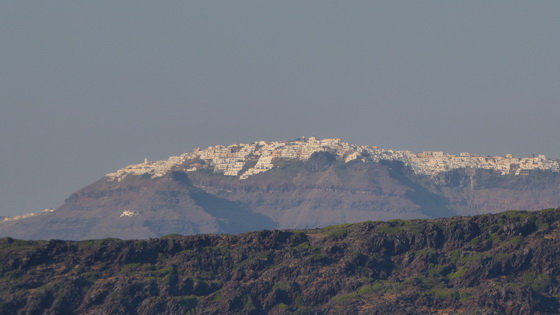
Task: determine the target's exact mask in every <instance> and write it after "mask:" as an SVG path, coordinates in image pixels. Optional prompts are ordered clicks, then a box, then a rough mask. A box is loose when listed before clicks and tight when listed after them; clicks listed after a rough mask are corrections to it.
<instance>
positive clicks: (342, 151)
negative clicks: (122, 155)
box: [107, 137, 560, 181]
mask: <svg viewBox="0 0 560 315" xmlns="http://www.w3.org/2000/svg"><path fill="white" fill-rule="evenodd" d="M321 151H326V152H330V153H332V154H334V155H336V156H337V158H340V159H342V160H344V161H345V162H350V161H354V160H360V161H362V162H379V161H381V160H389V161H402V162H403V163H404V164H405V165H407V166H409V167H410V168H411V169H412V170H413V171H414V172H415V173H417V174H421V175H429V176H434V175H437V174H438V173H440V172H444V171H449V170H453V169H458V168H478V169H487V170H493V171H496V172H497V173H499V174H501V175H508V174H511V175H527V174H528V173H529V172H530V171H531V170H549V171H553V172H559V171H560V163H559V161H557V160H551V159H547V158H546V156H544V155H537V156H534V157H524V158H517V157H514V156H512V155H511V154H508V155H506V156H492V157H491V156H479V155H474V154H469V153H466V152H464V153H460V154H459V155H458V156H457V155H453V154H447V153H444V152H433V151H426V152H422V153H413V152H411V151H408V150H400V151H399V150H390V149H382V148H379V147H376V146H365V145H354V144H350V143H346V142H343V141H341V140H340V139H336V138H335V139H323V140H319V139H316V138H314V137H309V138H300V139H297V140H293V141H272V142H265V141H257V142H254V143H250V144H233V145H230V146H227V147H226V146H222V145H217V146H211V147H209V148H207V149H205V150H201V149H195V150H194V151H193V152H190V153H184V154H181V155H179V156H172V157H169V158H168V159H167V160H160V161H153V162H150V161H148V160H147V159H145V160H144V162H143V163H140V164H135V165H129V166H126V167H124V168H122V169H120V170H117V171H116V172H113V173H109V174H107V180H108V181H114V180H118V181H121V180H122V179H123V178H124V177H126V176H127V175H144V174H148V175H149V176H151V177H161V176H163V175H165V174H166V173H167V172H169V171H170V170H171V169H173V168H175V167H177V166H181V165H184V164H188V165H189V167H188V168H187V169H186V171H188V172H192V171H197V170H200V169H201V167H202V164H200V163H190V164H189V163H186V162H188V161H204V165H210V166H211V167H212V168H213V171H214V172H215V173H220V174H223V175H226V176H238V177H239V178H240V179H246V178H248V177H249V176H252V175H255V174H259V173H262V172H266V171H268V170H270V169H272V168H273V167H274V159H298V160H307V159H309V157H310V156H311V155H312V154H313V153H315V152H321Z"/></svg>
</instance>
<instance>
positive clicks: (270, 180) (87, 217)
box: [0, 152, 560, 240]
mask: <svg viewBox="0 0 560 315" xmlns="http://www.w3.org/2000/svg"><path fill="white" fill-rule="evenodd" d="M191 162H192V161H191ZM191 162H189V163H191ZM186 165H187V164H185V166H183V167H181V166H179V167H177V168H175V169H174V170H172V171H170V172H169V173H167V174H166V175H165V176H163V177H158V178H151V177H149V176H132V175H131V176H127V177H126V178H124V180H122V181H107V180H106V179H105V178H104V179H101V180H99V181H98V182H96V183H93V184H92V185H90V186H88V187H85V188H84V189H82V190H80V191H78V192H76V193H75V194H73V195H72V196H70V198H68V200H67V201H66V203H65V204H64V205H63V206H62V207H60V208H59V209H57V210H56V211H55V212H53V213H50V214H48V215H42V216H37V217H31V218H27V219H22V220H18V221H8V222H0V236H11V237H16V238H23V239H51V238H55V239H74V240H80V239H94V238H105V237H117V238H123V239H138V238H144V239H145V238H150V237H159V236H163V235H167V234H185V235H186V234H197V233H239V232H246V231H254V230H261V229H270V228H281V229H284V228H314V227H324V226H327V225H332V224H340V223H354V222H360V221H366V220H390V219H395V218H398V219H411V218H436V217H449V216H453V215H474V214H481V213H494V212H499V211H505V210H509V209H529V210H535V209H542V208H548V207H556V206H557V205H559V204H560V190H559V189H558V188H559V186H560V174H558V173H553V172H550V171H533V172H531V173H529V175H526V176H515V175H500V174H497V173H494V172H492V171H488V170H480V169H468V170H464V169H462V170H461V169H459V170H454V171H450V172H446V173H441V174H439V175H437V176H435V177H428V176H420V175H416V174H415V173H414V172H412V171H411V170H410V169H408V168H407V167H405V166H403V164H402V163H401V162H387V161H382V162H380V163H373V162H360V161H352V162H349V163H344V162H342V161H340V160H337V159H336V158H335V157H334V156H333V155H330V153H327V152H318V153H315V154H313V155H312V156H311V158H310V159H309V160H308V161H298V160H289V161H287V160H278V161H275V165H276V167H275V168H274V169H272V170H270V171H267V172H264V173H260V174H257V175H253V176H250V177H249V178H247V179H243V180H241V179H239V178H237V177H232V176H224V175H218V174H214V173H212V171H211V170H202V171H197V172H186V170H185V168H186Z"/></svg>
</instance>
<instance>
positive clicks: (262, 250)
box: [0, 209, 560, 314]
mask: <svg viewBox="0 0 560 315" xmlns="http://www.w3.org/2000/svg"><path fill="white" fill-rule="evenodd" d="M559 253H560V210H552V209H550V210H545V211H538V212H513V211H510V212H505V213H501V214H495V215H482V216H475V217H455V218H449V219H438V220H415V221H403V220H395V221H391V222H364V223H358V224H353V225H339V226H332V227H328V228H323V229H315V230H304V231H261V232H252V233H245V234H240V235H197V236H167V237H165V238H161V239H150V240H146V241H121V240H115V239H105V240H96V241H82V242H71V241H55V240H52V241H48V242H47V241H20V240H14V239H12V238H4V239H1V240H0V312H1V313H3V314H14V313H18V312H19V313H25V314H40V313H63V314H116V313H120V314H154V313H165V314H185V313H187V312H192V313H205V314H226V313H227V314H234V313H243V314H262V313H265V312H267V313H271V314H284V313H286V312H299V313H315V314H340V313H367V314H389V313H391V314H392V313H394V314H436V313H437V314H442V313H467V314H476V313H478V314H503V313H505V314H539V313H540V314H547V313H551V314H557V313H558V312H560V302H559V293H560V283H559V281H558V277H559V275H560V268H559V267H558V264H557V262H558V259H560V254H559Z"/></svg>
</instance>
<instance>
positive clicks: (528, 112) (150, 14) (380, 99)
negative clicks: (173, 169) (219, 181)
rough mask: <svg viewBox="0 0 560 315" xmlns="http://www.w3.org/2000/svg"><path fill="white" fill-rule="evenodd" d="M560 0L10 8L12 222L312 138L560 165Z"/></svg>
mask: <svg viewBox="0 0 560 315" xmlns="http://www.w3.org/2000/svg"><path fill="white" fill-rule="evenodd" d="M559 56H560V1H558V0H553V1H511V0H510V1H487V0H484V1H482V0H479V1H476V0H475V1H473V0H469V1H449V0H446V1H394V0H391V1H373V0H367V1H351V0H346V1H340V0H320V1H305V0H304V1H301V0H298V1H263V0H259V1H231V0H229V1H202V0H200V1H139V0H136V1H99V0H96V1H54V0H51V1H16V0H6V1H1V2H0V146H1V148H0V150H1V155H0V158H1V164H0V176H1V177H0V178H1V181H0V215H16V214H22V213H27V212H37V211H40V210H42V209H44V208H50V207H58V206H60V205H61V204H62V203H63V201H64V199H65V198H67V197H68V196H69V195H70V194H71V193H72V192H74V191H76V190H78V189H80V188H82V187H84V186H85V185H87V184H89V183H91V182H93V181H95V180H97V179H99V178H101V177H102V176H103V175H104V174H105V173H108V172H111V171H114V170H116V169H118V168H121V167H123V166H125V165H127V164H132V163H139V162H141V161H143V159H144V157H148V158H149V159H150V160H155V159H163V158H166V157H168V156H170V155H177V154H180V153H183V152H188V151H191V150H193V149H194V148H196V147H202V148H205V147H207V146H210V145H216V144H223V145H229V144H232V143H249V142H252V141H255V140H290V139H295V138H297V137H300V136H316V137H319V138H329V137H337V138H342V139H343V140H345V141H348V142H352V143H356V144H370V145H378V146H381V147H384V148H393V149H410V150H413V151H415V152H419V151H423V150H437V151H445V152H449V153H459V152H461V151H468V152H472V153H477V154H491V155H504V154H506V153H513V154H514V155H516V156H529V155H531V154H532V153H535V154H537V153H540V154H546V155H547V156H550V157H554V158H560V145H559V144H560V141H559V138H558V137H559V136H558V134H559V132H560V119H559V118H560V57H559Z"/></svg>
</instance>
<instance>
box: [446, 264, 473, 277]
mask: <svg viewBox="0 0 560 315" xmlns="http://www.w3.org/2000/svg"><path fill="white" fill-rule="evenodd" d="M467 271H469V269H467V267H464V266H461V267H459V268H458V269H457V271H455V272H453V273H450V274H448V275H447V278H448V279H459V278H462V277H463V276H464V275H465V274H466V273H467Z"/></svg>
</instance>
